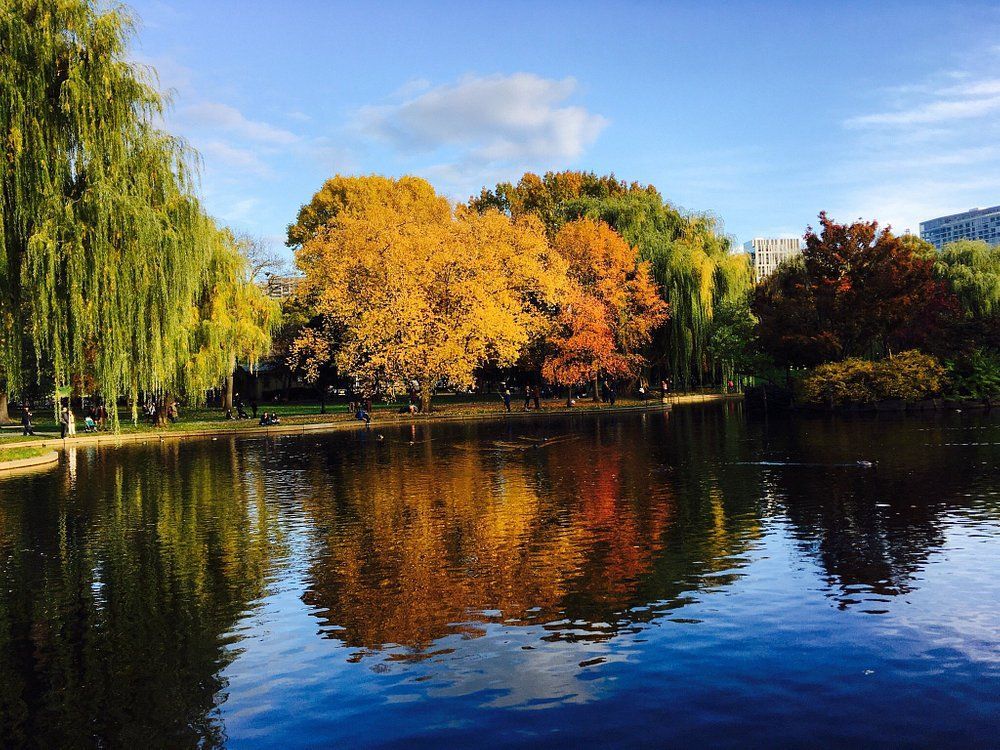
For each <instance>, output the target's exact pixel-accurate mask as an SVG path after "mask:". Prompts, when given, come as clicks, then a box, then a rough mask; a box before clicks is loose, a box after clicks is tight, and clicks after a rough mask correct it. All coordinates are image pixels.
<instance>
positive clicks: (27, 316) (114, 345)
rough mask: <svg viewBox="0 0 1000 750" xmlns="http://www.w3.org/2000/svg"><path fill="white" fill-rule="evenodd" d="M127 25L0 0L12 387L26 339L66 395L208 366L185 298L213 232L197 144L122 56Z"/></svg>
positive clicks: (201, 286) (0, 136) (105, 15)
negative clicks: (86, 386) (78, 387)
mask: <svg viewBox="0 0 1000 750" xmlns="http://www.w3.org/2000/svg"><path fill="white" fill-rule="evenodd" d="M132 30H133V22H132V19H131V17H130V16H129V15H128V14H127V13H126V12H125V11H123V10H122V9H121V8H118V7H115V8H112V9H110V10H106V11H102V10H99V9H98V7H97V6H96V4H95V3H93V2H90V0H62V1H61V2H58V3H55V2H50V1H49V0H8V1H7V2H6V3H4V5H3V7H2V8H0V148H2V149H3V158H2V159H0V191H2V195H0V306H2V316H0V325H2V330H0V370H2V372H4V373H5V375H6V382H7V387H8V389H10V390H11V391H12V392H15V393H16V392H19V391H21V390H22V389H23V388H24V387H25V385H26V383H25V377H24V372H25V371H24V368H23V367H22V361H23V357H24V354H25V350H24V349H25V343H26V344H27V346H28V347H30V349H31V351H30V352H29V355H33V356H34V358H35V361H36V363H37V366H36V368H35V370H36V371H37V372H39V373H40V372H42V371H43V370H44V371H45V372H46V373H49V374H50V375H51V378H52V380H53V384H54V387H55V390H56V392H57V393H58V392H60V391H61V389H63V388H64V387H65V386H67V385H68V384H70V383H72V382H74V381H76V382H89V383H92V384H93V388H94V390H95V391H97V392H99V393H100V394H102V395H103V396H104V398H105V399H106V400H107V402H108V404H109V405H112V406H113V405H114V404H115V403H116V398H117V397H118V396H119V395H120V394H130V395H131V396H132V398H133V405H134V403H135V398H136V397H137V396H138V393H139V392H140V390H141V391H145V392H157V393H162V392H165V391H167V390H169V389H171V388H176V387H178V386H179V385H180V384H181V382H182V381H183V383H184V384H185V385H187V386H188V387H193V386H194V385H195V382H194V381H195V379H196V378H195V376H197V377H198V378H201V379H203V381H207V380H208V379H209V377H208V376H209V375H210V374H211V372H210V370H211V368H210V367H209V366H208V364H198V365H192V364H191V362H192V359H193V357H194V356H195V354H196V353H197V351H196V350H195V351H193V350H192V347H193V346H194V345H195V344H196V343H197V337H196V336H194V335H193V334H192V310H196V309H198V308H199V307H200V306H203V300H204V297H205V294H206V289H207V288H208V287H209V286H210V285H211V275H212V273H213V270H212V263H213V257H214V256H215V255H216V254H217V252H218V244H219V241H220V240H219V230H218V229H217V228H216V227H215V225H214V223H213V222H212V221H210V220H209V219H208V218H207V217H206V216H205V214H204V212H203V210H202V208H201V206H200V205H199V202H198V200H197V198H196V196H195V192H194V184H193V177H194V175H193V172H192V168H191V165H192V164H193V158H194V155H193V154H192V153H191V152H190V151H189V150H188V149H187V148H186V146H185V145H184V144H183V142H181V141H180V140H178V139H176V138H174V137H172V136H170V135H168V134H166V133H164V132H162V131H161V130H159V129H157V128H156V127H155V125H154V123H155V122H156V121H157V119H158V118H159V117H160V116H161V115H162V113H163V109H164V107H165V104H166V102H165V100H164V97H163V95H162V94H161V93H160V92H159V91H158V89H157V88H156V87H155V85H154V84H153V82H152V81H151V80H150V79H149V76H148V74H146V73H145V72H144V71H143V70H141V69H138V68H137V67H136V66H135V65H133V64H131V63H130V62H128V60H127V58H126V50H127V43H128V41H129V39H130V37H131V34H132ZM22 332H23V334H24V335H22ZM216 363H217V361H213V362H212V364H216ZM215 375H216V379H218V376H219V375H221V373H216V374H215ZM203 384H204V382H203V383H201V384H200V385H203ZM111 411H112V414H113V420H114V422H115V424H117V409H112V410H111ZM133 412H134V406H133Z"/></svg>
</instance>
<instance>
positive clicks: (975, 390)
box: [948, 349, 1000, 398]
mask: <svg viewBox="0 0 1000 750" xmlns="http://www.w3.org/2000/svg"><path fill="white" fill-rule="evenodd" d="M948 374H949V375H950V376H951V392H952V393H953V394H954V395H956V396H959V397H961V398H989V397H991V396H996V395H1000V354H998V353H996V352H992V351H987V350H986V349H976V350H975V351H973V352H972V353H971V354H969V355H967V356H964V357H962V358H960V359H958V360H956V361H954V362H948Z"/></svg>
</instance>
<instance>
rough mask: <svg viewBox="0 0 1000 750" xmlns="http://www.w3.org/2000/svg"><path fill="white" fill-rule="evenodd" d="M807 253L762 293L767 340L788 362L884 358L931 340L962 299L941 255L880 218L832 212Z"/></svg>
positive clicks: (758, 304) (757, 308) (759, 307)
mask: <svg viewBox="0 0 1000 750" xmlns="http://www.w3.org/2000/svg"><path fill="white" fill-rule="evenodd" d="M819 218H820V226H821V230H820V232H819V233H816V232H814V231H813V230H812V229H811V228H810V229H809V230H808V231H807V233H806V236H805V240H806V247H805V249H804V250H803V253H802V257H801V258H800V259H796V260H795V261H794V262H790V263H785V264H782V266H781V267H779V268H778V270H777V271H776V272H775V273H774V274H772V275H771V276H769V277H768V278H767V279H765V281H764V283H763V284H761V285H760V286H759V287H758V289H757V291H756V294H755V296H754V301H753V311H754V313H755V314H756V315H757V317H758V318H759V320H760V324H759V328H758V330H759V334H760V340H761V344H762V346H763V347H764V349H765V350H767V351H768V352H770V353H771V354H772V355H773V356H774V357H775V359H776V360H778V361H779V362H780V363H782V364H789V365H806V366H813V365H817V364H820V363H822V362H827V361H832V360H839V359H843V358H845V357H876V358H877V357H881V356H884V355H886V354H888V353H890V352H891V351H893V350H896V351H899V350H900V349H902V348H906V347H909V346H920V345H921V344H923V343H926V342H928V341H929V340H930V339H931V337H933V336H934V335H935V334H936V333H938V332H939V331H940V330H941V328H942V326H944V325H945V324H946V323H947V320H948V316H949V314H950V313H951V312H952V311H953V309H954V298H953V297H952V295H951V294H950V293H949V291H948V290H947V288H946V286H945V285H944V284H943V283H942V282H941V281H939V280H938V279H937V278H935V276H934V273H933V266H934V262H933V261H932V260H931V259H929V258H927V257H925V256H923V254H922V253H920V252H918V251H917V250H915V249H914V247H913V245H912V244H911V243H907V242H904V241H902V240H901V239H900V238H899V237H896V236H895V235H893V234H892V233H891V232H890V231H889V230H887V229H883V230H880V229H879V228H878V223H877V222H874V221H871V222H866V221H857V222H854V223H853V224H837V223H836V222H834V221H833V220H832V219H830V218H829V217H828V216H827V215H826V214H825V213H821V214H820V216H819Z"/></svg>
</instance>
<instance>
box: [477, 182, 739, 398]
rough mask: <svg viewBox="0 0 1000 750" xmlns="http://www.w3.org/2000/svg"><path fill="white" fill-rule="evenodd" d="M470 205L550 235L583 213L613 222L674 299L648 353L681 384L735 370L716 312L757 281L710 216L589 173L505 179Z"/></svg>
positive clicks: (635, 185)
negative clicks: (724, 352) (714, 332)
mask: <svg viewBox="0 0 1000 750" xmlns="http://www.w3.org/2000/svg"><path fill="white" fill-rule="evenodd" d="M469 203H470V205H471V206H472V207H473V208H476V209H478V210H486V209H487V208H499V209H501V210H504V211H506V212H508V213H510V214H512V215H520V214H523V213H535V214H537V215H539V216H540V217H541V218H542V221H543V223H544V224H545V226H546V229H547V230H548V231H549V232H550V235H554V233H555V232H557V231H558V229H559V227H561V226H562V225H563V224H564V223H566V222H567V221H572V220H574V219H577V218H580V217H581V216H587V217H590V218H593V219H600V220H602V221H604V222H606V223H608V224H610V225H611V226H612V227H614V228H615V230H616V231H618V233H619V234H621V235H622V237H623V238H624V239H625V240H627V241H628V242H629V243H630V244H631V245H632V246H633V247H635V248H637V250H638V252H639V255H640V257H641V259H642V260H646V261H649V262H650V264H651V265H652V268H653V274H654V276H655V278H656V280H657V282H658V283H659V285H660V289H661V292H662V294H663V296H664V298H665V299H666V301H667V302H668V303H669V304H670V319H669V320H668V321H667V322H666V323H665V324H664V326H663V327H662V328H661V329H660V330H659V331H658V332H657V335H656V336H655V337H654V340H653V343H652V344H651V345H650V347H649V349H648V351H647V354H648V356H649V359H650V361H651V362H652V363H654V364H655V365H657V366H658V368H659V370H660V372H661V374H662V375H663V376H664V377H668V378H670V379H671V380H672V381H673V382H674V384H675V385H676V386H678V387H681V388H687V387H689V386H691V385H696V384H701V383H705V382H708V381H711V380H716V379H718V377H719V376H720V375H722V376H725V373H726V372H728V371H729V370H727V366H726V364H725V363H724V362H722V361H720V360H719V359H718V358H717V357H715V356H714V354H713V351H712V348H711V347H710V346H709V340H710V336H711V322H712V316H713V312H714V310H715V309H716V307H717V306H719V305H721V304H727V305H731V304H741V303H742V304H745V300H746V295H747V292H748V291H749V289H750V287H751V286H752V283H753V281H752V274H751V268H750V264H749V262H748V260H747V258H746V256H745V255H743V254H734V253H732V252H731V242H730V240H729V238H728V237H726V236H724V235H723V233H722V231H721V228H720V226H719V224H718V222H717V221H716V220H715V219H714V218H712V217H711V216H708V215H702V214H690V215H688V214H684V213H682V212H681V211H679V210H678V209H677V208H675V207H674V206H672V205H670V204H669V203H667V202H666V201H664V200H663V197H662V196H661V195H660V193H659V192H658V191H657V190H656V188H655V187H653V186H652V185H641V184H639V183H635V182H633V183H626V182H623V181H620V180H618V179H616V178H615V177H614V175H609V176H598V175H596V174H593V173H588V172H559V173H551V172H550V173H547V174H546V175H545V176H544V177H539V176H537V175H534V174H530V173H528V174H525V175H524V176H523V177H522V178H521V180H520V181H519V182H518V183H517V185H513V184H511V183H500V184H498V185H497V186H496V187H495V188H493V189H492V190H487V189H484V190H483V191H482V193H481V194H480V195H479V196H478V197H474V198H472V199H470V201H469Z"/></svg>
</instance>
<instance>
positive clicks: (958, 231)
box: [920, 206, 1000, 250]
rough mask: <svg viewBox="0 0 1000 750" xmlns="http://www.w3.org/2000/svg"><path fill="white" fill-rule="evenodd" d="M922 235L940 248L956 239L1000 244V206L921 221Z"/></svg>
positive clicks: (974, 209) (922, 237)
mask: <svg viewBox="0 0 1000 750" xmlns="http://www.w3.org/2000/svg"><path fill="white" fill-rule="evenodd" d="M920 237H921V239H925V240H927V241H928V242H930V243H933V245H934V247H936V248H937V249H938V250H940V249H941V248H942V247H943V246H944V245H947V244H948V243H949V242H954V241H955V240H986V241H987V242H988V243H990V244H991V245H1000V206H993V208H973V209H972V210H971V211H966V212H965V213H961V214H952V215H951V216H942V217H940V218H937V219H931V220H930V221H922V222H920Z"/></svg>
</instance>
